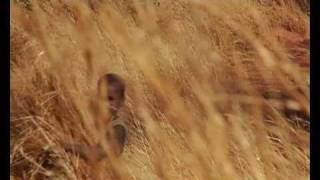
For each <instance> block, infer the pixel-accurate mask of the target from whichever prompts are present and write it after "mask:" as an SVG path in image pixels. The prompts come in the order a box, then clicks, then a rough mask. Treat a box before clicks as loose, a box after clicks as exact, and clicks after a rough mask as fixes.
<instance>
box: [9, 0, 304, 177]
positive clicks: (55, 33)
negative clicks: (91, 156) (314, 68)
mask: <svg viewBox="0 0 320 180" xmlns="http://www.w3.org/2000/svg"><path fill="white" fill-rule="evenodd" d="M296 2H299V3H298V4H297V3H296ZM308 3H309V2H308V1H307V0H305V1H303V0H301V1H295V0H273V1H263V0H208V1H207V0H149V1H147V0H30V1H28V0H16V1H11V18H10V28H11V35H10V42H11V49H10V55H11V57H10V64H11V67H10V72H11V75H10V79H11V82H10V83H11V87H10V92H11V94H10V117H11V118H10V137H11V141H10V167H11V179H16V180H18V179H56V180H57V179H72V180H77V179H104V180H105V179H125V180H126V179H134V180H158V179H166V180H176V179H181V180H185V179H195V180H240V179H243V180H307V179H309V164H310V156H309V153H310V152H309V144H310V142H309V135H310V133H309V130H308V128H305V127H303V126H302V125H301V124H306V123H307V124H308V121H307V120H300V121H302V123H301V122H299V121H298V120H297V119H295V120H293V119H289V118H287V117H285V116H283V115H282V114H281V112H280V111H279V110H278V109H277V108H276V107H277V106H275V105H274V104H277V103H278V104H279V103H281V102H282V101H280V100H274V101H272V102H273V103H272V102H271V101H268V100H266V99H265V98H264V97H263V95H264V94H266V93H271V94H272V93H273V92H279V91H280V92H282V93H284V94H287V95H288V96H290V97H291V98H293V99H294V102H292V103H293V105H291V106H293V107H296V106H298V107H299V109H301V111H305V112H306V114H307V115H308V114H309V109H310V108H309V86H308V85H309V80H308V79H309V63H308V62H309V58H308V56H309V49H308V48H307V47H300V46H295V44H294V43H295V42H298V41H299V42H300V39H302V40H304V39H309V12H308V7H309V4H308ZM277 29H280V31H277ZM281 29H286V30H287V31H290V32H294V33H296V34H298V35H299V36H297V37H296V36H295V34H293V35H291V34H286V32H282V31H281ZM277 32H279V33H280V35H279V33H277ZM279 37H280V38H279ZM281 37H282V38H281ZM302 40H301V41H302ZM287 41H288V42H287ZM291 41H293V42H291ZM290 43H291V44H290ZM292 44H294V45H292ZM297 53H298V55H297ZM107 72H114V73H117V74H119V75H121V76H122V77H123V78H124V79H125V81H126V84H127V94H126V96H127V102H126V107H127V109H128V117H129V121H130V124H131V126H130V127H131V128H130V136H129V139H128V143H127V145H126V148H125V151H124V153H123V154H122V156H121V157H120V158H119V159H114V160H109V161H108V160H105V161H102V162H99V163H95V164H89V163H86V162H85V161H83V160H81V159H79V158H78V157H76V156H74V155H72V154H68V153H66V152H64V151H63V150H62V149H61V148H59V147H60V146H59V145H61V143H63V142H81V143H83V144H94V143H95V142H96V140H97V139H98V137H99V130H98V129H97V128H96V127H95V126H94V122H95V119H96V118H97V108H98V107H99V103H98V102H99V101H98V100H97V99H96V98H95V97H96V88H97V80H98V79H99V77H100V76H102V75H103V74H105V73H107ZM297 89H299V91H298V90H297ZM292 103H291V104H292ZM48 152H50V153H48ZM111 169H112V170H111Z"/></svg>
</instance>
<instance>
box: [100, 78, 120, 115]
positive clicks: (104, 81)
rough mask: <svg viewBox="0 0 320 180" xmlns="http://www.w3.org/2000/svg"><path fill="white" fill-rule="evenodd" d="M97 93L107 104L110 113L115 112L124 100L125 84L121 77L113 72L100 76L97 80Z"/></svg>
mask: <svg viewBox="0 0 320 180" xmlns="http://www.w3.org/2000/svg"><path fill="white" fill-rule="evenodd" d="M98 93H99V96H100V97H101V98H103V100H105V101H106V102H107V104H108V109H109V110H110V112H111V113H116V112H117V111H118V110H119V109H120V108H121V107H122V105H123V103H124V100H125V84H124V81H123V79H122V78H121V77H120V76H119V75H117V74H113V73H108V74H105V75H104V76H102V77H101V78H100V79H99V81H98Z"/></svg>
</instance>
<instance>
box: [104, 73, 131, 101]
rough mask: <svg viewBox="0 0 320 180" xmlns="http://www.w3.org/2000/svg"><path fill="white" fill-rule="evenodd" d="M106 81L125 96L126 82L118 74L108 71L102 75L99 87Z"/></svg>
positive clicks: (121, 95) (122, 96)
mask: <svg viewBox="0 0 320 180" xmlns="http://www.w3.org/2000/svg"><path fill="white" fill-rule="evenodd" d="M103 81H104V82H105V83H106V85H107V86H112V87H114V88H115V89H116V91H117V92H119V95H120V97H121V98H125V83H124V80H123V79H122V78H121V77H120V76H119V75H117V74H114V73H107V74H105V75H104V76H102V77H101V78H100V79H99V81H98V89H99V87H100V86H101V83H102V82H103Z"/></svg>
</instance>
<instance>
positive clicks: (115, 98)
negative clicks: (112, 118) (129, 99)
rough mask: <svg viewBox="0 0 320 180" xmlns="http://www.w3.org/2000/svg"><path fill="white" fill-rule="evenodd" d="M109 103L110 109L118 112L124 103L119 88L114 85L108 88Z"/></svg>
mask: <svg viewBox="0 0 320 180" xmlns="http://www.w3.org/2000/svg"><path fill="white" fill-rule="evenodd" d="M106 98H107V99H106V100H107V103H108V106H109V109H110V110H111V112H117V111H118V110H119V109H120V108H121V106H122V104H123V97H121V94H120V92H119V90H118V89H117V88H115V87H113V86H109V87H108V88H107V97H106Z"/></svg>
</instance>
